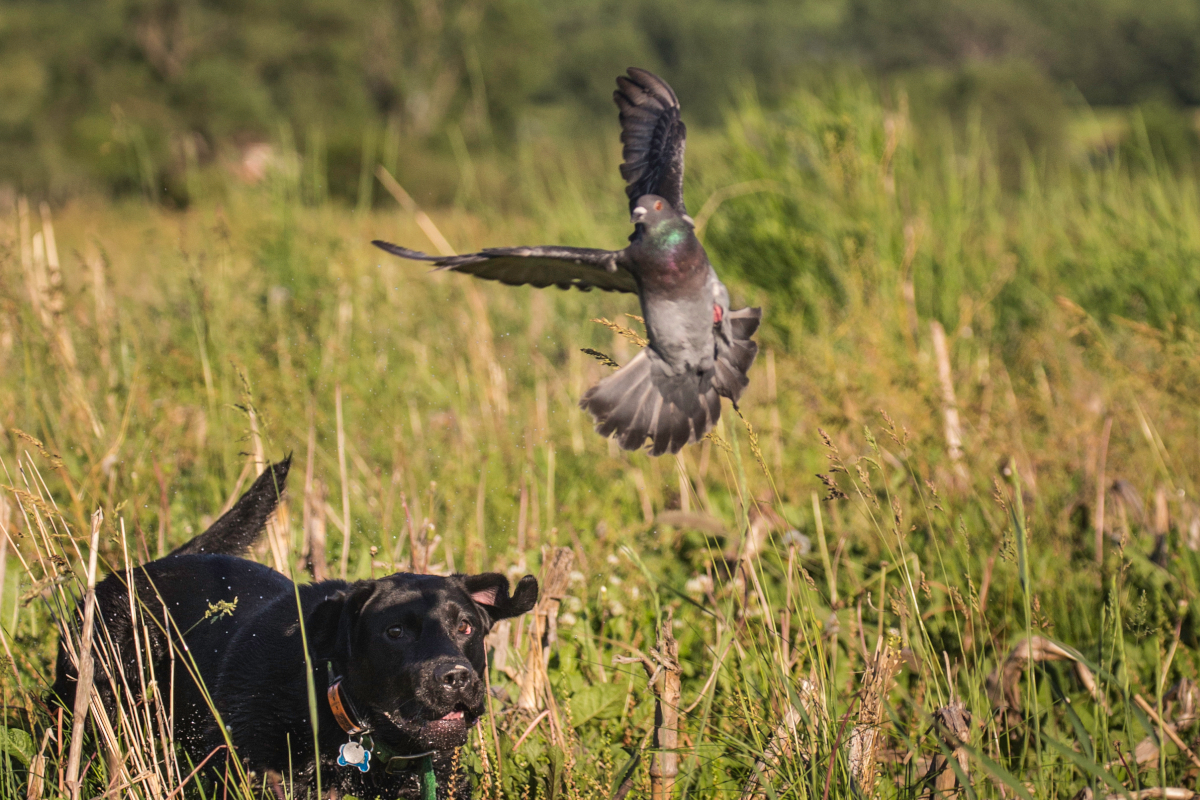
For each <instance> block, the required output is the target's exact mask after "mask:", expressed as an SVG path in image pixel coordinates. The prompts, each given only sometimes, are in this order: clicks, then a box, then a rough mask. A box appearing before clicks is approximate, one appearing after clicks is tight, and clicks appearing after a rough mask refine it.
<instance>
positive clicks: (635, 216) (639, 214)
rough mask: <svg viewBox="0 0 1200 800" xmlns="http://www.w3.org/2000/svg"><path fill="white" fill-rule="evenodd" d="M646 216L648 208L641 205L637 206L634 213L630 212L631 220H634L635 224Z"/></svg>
mask: <svg viewBox="0 0 1200 800" xmlns="http://www.w3.org/2000/svg"><path fill="white" fill-rule="evenodd" d="M645 216H646V209H644V208H642V207H641V206H638V207H637V208H635V209H634V210H633V213H632V214H630V216H629V221H630V222H632V223H633V224H634V225H636V224H638V223H639V222H641V221H642V219H643V218H644V217H645Z"/></svg>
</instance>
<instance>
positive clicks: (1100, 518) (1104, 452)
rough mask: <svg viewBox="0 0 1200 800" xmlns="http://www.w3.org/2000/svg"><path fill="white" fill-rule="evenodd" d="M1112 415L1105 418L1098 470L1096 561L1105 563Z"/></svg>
mask: <svg viewBox="0 0 1200 800" xmlns="http://www.w3.org/2000/svg"><path fill="white" fill-rule="evenodd" d="M1112 425H1113V420H1112V417H1109V418H1108V419H1106V420H1104V433H1103V434H1101V436H1100V459H1099V464H1100V468H1099V469H1098V470H1097V471H1096V563H1097V564H1103V563H1104V501H1105V499H1106V498H1107V496H1108V492H1107V485H1108V481H1107V480H1106V478H1105V475H1104V473H1105V470H1107V469H1108V438H1109V436H1110V435H1111V434H1112Z"/></svg>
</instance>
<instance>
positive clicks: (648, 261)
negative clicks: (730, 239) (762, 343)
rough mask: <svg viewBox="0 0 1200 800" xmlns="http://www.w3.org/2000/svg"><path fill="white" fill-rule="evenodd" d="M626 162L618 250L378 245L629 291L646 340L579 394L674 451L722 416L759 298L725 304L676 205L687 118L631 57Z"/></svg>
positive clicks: (453, 263) (749, 356)
mask: <svg viewBox="0 0 1200 800" xmlns="http://www.w3.org/2000/svg"><path fill="white" fill-rule="evenodd" d="M613 99H614V100H615V101H616V103H617V107H618V108H619V109H620V120H621V142H622V143H623V144H624V152H623V157H624V163H623V164H622V165H621V177H623V178H624V179H625V183H626V186H625V193H626V194H627V195H628V196H629V209H630V216H631V218H630V221H631V222H632V223H633V224H634V225H635V229H634V232H633V234H632V235H631V236H630V237H629V246H628V247H626V248H625V249H624V250H596V249H592V248H586V247H558V246H549V247H493V248H488V249H486V250H483V251H481V252H479V253H472V254H470V255H462V256H450V257H441V256H431V255H427V254H425V253H420V252H417V251H416V250H409V249H408V248H405V247H400V246H398V245H394V244H391V243H389V242H383V241H378V240H377V241H374V242H372V244H374V245H375V246H376V247H379V248H381V249H383V250H386V251H387V252H389V253H393V254H395V255H398V256H401V257H403V258H409V259H414V260H417V261H432V262H433V263H434V264H435V265H436V266H437V268H438V269H439V270H454V271H455V272H465V273H467V274H469V275H474V276H476V277H478V278H487V279H488V280H494V281H500V282H501V283H507V284H509V285H511V286H520V285H524V284H528V285H530V286H536V287H539V288H542V287H546V286H557V287H559V288H561V289H569V288H571V287H575V288H577V289H581V290H583V291H589V290H591V289H601V290H603V291H610V292H630V293H634V292H636V293H637V295H638V297H639V299H640V300H641V304H642V315H643V317H644V318H645V322H646V331H647V333H648V335H649V345H648V346H647V347H646V348H644V349H643V350H642V351H641V352H640V353H638V354H637V356H635V357H634V358H633V359H632V360H631V361H630V362H629V363H628V364H626V365H625V366H623V367H621V368H620V369H619V370H617V371H616V372H614V373H613V374H611V375H609V376H608V377H606V378H604V379H603V380H601V381H600V382H599V383H598V384H596V385H595V386H593V387H592V388H591V389H589V390H588V391H587V392H586V393H585V394H584V396H583V399H582V401H580V403H579V405H580V407H582V408H585V409H587V410H588V411H589V412H590V413H591V415H592V417H593V419H594V420H595V422H596V432H597V433H599V434H600V435H601V436H604V437H609V436H615V437H616V440H617V443H618V444H620V446H621V447H622V448H624V449H626V450H636V449H638V448H640V447H641V446H642V445H643V444H645V442H646V440H647V439H650V440H651V444H650V448H649V449H650V454H651V455H655V456H658V455H662V454H663V453H676V452H678V451H679V450H680V449H681V448H682V447H683V446H684V445H685V444H689V443H692V442H695V441H697V440H699V439H701V438H702V437H703V436H704V435H705V434H706V433H708V431H709V430H711V429H712V427H713V425H714V424H716V422H717V420H718V419H719V418H720V416H721V397H728V398H729V399H730V400H731V401H732V402H733V403H734V404H735V406H736V404H737V401H738V399H739V398H740V397H741V396H742V392H743V391H744V390H745V388H746V386H747V385H748V384H749V379H748V378H747V377H746V373H747V371H749V369H750V365H751V364H753V363H754V357H755V356H756V355H757V353H758V345H757V344H756V343H755V342H754V341H753V339H752V338H751V337H752V336H753V335H754V332H755V331H756V330H757V329H758V325H759V322H760V321H761V319H762V309H760V308H741V309H737V310H730V308H729V291H728V290H727V289H726V288H725V285H724V284H723V283H721V281H720V279H719V278H718V277H717V273H716V272H715V271H714V270H713V267H712V264H711V263H709V260H708V256H707V254H706V253H705V252H704V246H703V245H701V244H700V240H699V239H697V238H696V234H695V230H694V229H695V223H694V221H693V220H692V218H691V217H689V216H688V214H687V209H686V208H685V207H684V205H683V150H684V144H685V138H686V136H687V129H686V128H685V127H684V124H683V120H681V119H680V116H679V100H678V99H677V98H676V97H675V92H674V91H673V90H672V89H671V87H670V86H668V85H667V83H666V81H664V80H662V79H661V78H659V77H657V76H656V75H654V74H652V73H650V72H647V71H646V70H643V69H636V68H631V69H630V70H628V74H627V75H622V76H621V77H619V78H617V91H616V92H614V93H613Z"/></svg>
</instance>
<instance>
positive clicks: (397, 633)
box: [387, 625, 404, 639]
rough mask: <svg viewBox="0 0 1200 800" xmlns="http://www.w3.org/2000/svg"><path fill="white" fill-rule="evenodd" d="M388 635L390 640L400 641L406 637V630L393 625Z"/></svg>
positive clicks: (388, 630)
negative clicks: (402, 637)
mask: <svg viewBox="0 0 1200 800" xmlns="http://www.w3.org/2000/svg"><path fill="white" fill-rule="evenodd" d="M387 635H388V638H389V639H399V638H400V637H401V636H403V635H404V628H402V627H400V626H399V625H393V626H392V627H390V628H388V629H387Z"/></svg>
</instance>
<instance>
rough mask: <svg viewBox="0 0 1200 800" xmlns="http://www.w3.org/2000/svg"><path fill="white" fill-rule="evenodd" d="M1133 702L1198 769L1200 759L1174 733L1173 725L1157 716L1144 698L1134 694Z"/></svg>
mask: <svg viewBox="0 0 1200 800" xmlns="http://www.w3.org/2000/svg"><path fill="white" fill-rule="evenodd" d="M1133 702H1135V703H1137V704H1138V707H1139V708H1141V709H1142V711H1145V712H1146V716H1148V717H1150V719H1151V721H1152V722H1154V724H1155V725H1157V726H1158V727H1159V728H1160V729H1161V730H1162V732H1163V733H1165V734H1166V735H1167V738H1168V739H1170V740H1171V741H1172V742H1174V743H1175V746H1176V747H1178V748H1179V750H1180V752H1182V753H1183V754H1184V755H1186V756H1187V757H1188V758H1189V759H1191V761H1192V763H1193V764H1195V765H1196V766H1197V767H1200V758H1197V757H1196V754H1195V753H1193V752H1192V750H1191V748H1190V747H1188V746H1187V745H1186V744H1185V743H1184V741H1183V739H1181V738H1179V734H1178V733H1176V732H1175V726H1174V725H1170V724H1168V723H1167V722H1166V721H1165V720H1163V718H1162V717H1160V716H1159V715H1158V712H1157V711H1155V710H1154V706H1152V705H1150V704H1149V703H1148V702H1146V698H1144V697H1142V696H1141V695H1140V694H1135V695H1134V696H1133ZM1156 749H1157V748H1156Z"/></svg>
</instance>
